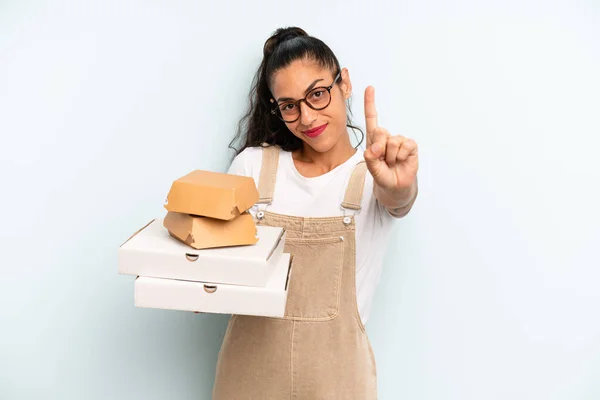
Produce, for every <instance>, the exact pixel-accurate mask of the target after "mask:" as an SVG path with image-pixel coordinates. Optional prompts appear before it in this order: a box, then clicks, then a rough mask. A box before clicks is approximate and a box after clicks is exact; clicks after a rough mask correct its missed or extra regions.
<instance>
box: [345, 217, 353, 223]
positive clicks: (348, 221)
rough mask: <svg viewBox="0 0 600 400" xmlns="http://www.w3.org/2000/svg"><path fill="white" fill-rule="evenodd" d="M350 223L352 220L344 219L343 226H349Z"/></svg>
mask: <svg viewBox="0 0 600 400" xmlns="http://www.w3.org/2000/svg"><path fill="white" fill-rule="evenodd" d="M350 222H352V218H350V217H344V225H350Z"/></svg>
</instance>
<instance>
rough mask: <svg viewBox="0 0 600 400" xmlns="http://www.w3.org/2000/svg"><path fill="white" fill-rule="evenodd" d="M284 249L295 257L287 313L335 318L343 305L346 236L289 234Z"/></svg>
mask: <svg viewBox="0 0 600 400" xmlns="http://www.w3.org/2000/svg"><path fill="white" fill-rule="evenodd" d="M284 251H285V252H286V253H291V254H292V255H293V257H294V262H293V266H292V271H291V275H290V282H289V288H288V298H287V304H286V309H285V317H286V318H288V319H295V320H313V321H319V320H321V321H325V320H329V319H333V318H335V317H336V316H337V314H338V312H339V308H340V295H341V285H342V266H343V262H344V243H343V238H341V237H338V236H336V237H328V238H323V239H296V238H287V239H286V242H285V250H284Z"/></svg>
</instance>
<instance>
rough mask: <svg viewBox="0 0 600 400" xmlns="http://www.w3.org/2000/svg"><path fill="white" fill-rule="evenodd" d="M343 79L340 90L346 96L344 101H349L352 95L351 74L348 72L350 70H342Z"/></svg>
mask: <svg viewBox="0 0 600 400" xmlns="http://www.w3.org/2000/svg"><path fill="white" fill-rule="evenodd" d="M341 79H342V80H341V82H340V88H341V89H342V93H343V94H344V99H346V100H347V99H349V98H350V96H351V95H352V82H350V73H349V72H348V68H342V76H341Z"/></svg>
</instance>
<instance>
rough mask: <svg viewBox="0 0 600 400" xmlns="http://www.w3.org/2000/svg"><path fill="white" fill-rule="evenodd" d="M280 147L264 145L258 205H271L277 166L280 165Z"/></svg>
mask: <svg viewBox="0 0 600 400" xmlns="http://www.w3.org/2000/svg"><path fill="white" fill-rule="evenodd" d="M279 151H280V149H279V146H275V145H267V144H266V143H265V144H263V148H262V165H261V168H260V177H259V178H258V195H259V199H258V204H271V202H272V201H273V193H274V191H275V180H276V178H277V166H278V165H279Z"/></svg>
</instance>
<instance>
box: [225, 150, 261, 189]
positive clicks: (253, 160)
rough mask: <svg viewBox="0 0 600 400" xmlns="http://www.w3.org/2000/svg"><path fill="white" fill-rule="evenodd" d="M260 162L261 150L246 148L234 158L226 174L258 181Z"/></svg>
mask: <svg viewBox="0 0 600 400" xmlns="http://www.w3.org/2000/svg"><path fill="white" fill-rule="evenodd" d="M261 162H262V149H261V148H257V147H248V148H246V149H244V150H243V151H242V152H241V153H240V154H238V155H237V156H235V158H234V159H233V161H232V162H231V165H230V166H229V169H228V170H227V173H228V174H231V175H241V176H250V177H252V178H254V180H256V181H258V174H259V173H260V166H261Z"/></svg>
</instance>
